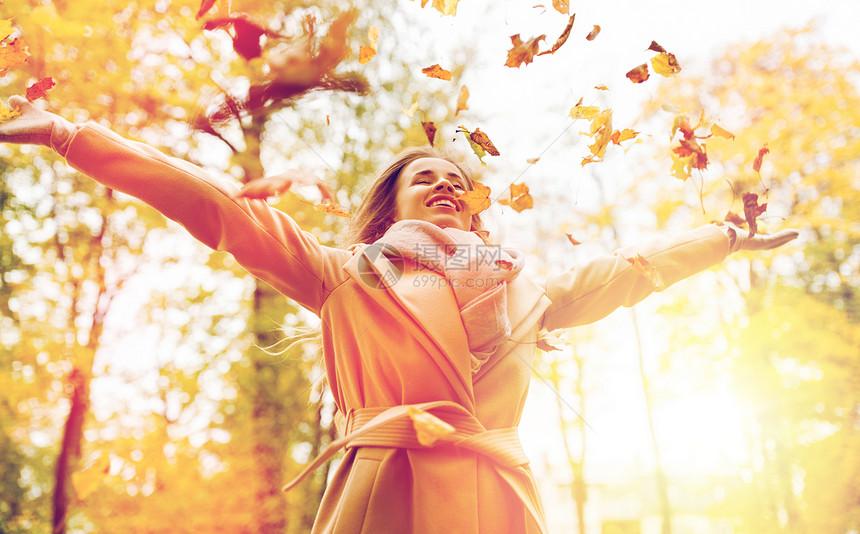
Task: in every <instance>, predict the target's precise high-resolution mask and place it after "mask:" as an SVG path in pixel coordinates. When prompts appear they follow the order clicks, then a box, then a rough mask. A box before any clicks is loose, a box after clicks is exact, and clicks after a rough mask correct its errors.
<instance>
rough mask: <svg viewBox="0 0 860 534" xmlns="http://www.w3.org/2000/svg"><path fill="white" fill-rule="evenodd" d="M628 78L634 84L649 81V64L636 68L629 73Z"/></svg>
mask: <svg viewBox="0 0 860 534" xmlns="http://www.w3.org/2000/svg"><path fill="white" fill-rule="evenodd" d="M626 76H627V77H628V78H629V79H630V81H631V82H633V83H642V82H644V81H645V80H647V79H648V78H649V77H651V75H650V74H649V73H648V64H647V63H643V64H641V65H639V66H638V67H635V68H632V69H630V70H629V71H628V72H627V74H626Z"/></svg>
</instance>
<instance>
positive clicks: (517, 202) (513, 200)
mask: <svg viewBox="0 0 860 534" xmlns="http://www.w3.org/2000/svg"><path fill="white" fill-rule="evenodd" d="M499 204H504V205H505V206H510V207H511V208H513V209H514V211H516V212H517V213H519V212H521V211H523V210H527V209H531V208H533V207H534V198H532V196H531V194H529V186H527V185H526V184H511V186H510V188H509V189H508V195H507V196H505V197H503V198H501V199H499Z"/></svg>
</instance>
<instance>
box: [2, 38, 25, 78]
mask: <svg viewBox="0 0 860 534" xmlns="http://www.w3.org/2000/svg"><path fill="white" fill-rule="evenodd" d="M29 58H30V52H29V50H28V49H27V45H26V44H25V43H24V41H22V40H21V39H13V40H12V42H11V43H9V44H6V45H3V46H0V76H5V75H6V73H7V72H9V70H10V69H13V68H15V67H20V66H21V65H25V64H26V63H27V60H29Z"/></svg>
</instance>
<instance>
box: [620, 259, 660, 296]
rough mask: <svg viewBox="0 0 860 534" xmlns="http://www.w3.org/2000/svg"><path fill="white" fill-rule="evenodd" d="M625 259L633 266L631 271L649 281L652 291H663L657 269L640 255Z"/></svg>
mask: <svg viewBox="0 0 860 534" xmlns="http://www.w3.org/2000/svg"><path fill="white" fill-rule="evenodd" d="M626 259H627V261H628V262H630V265H632V266H633V270H635V271H636V272H637V273H639V274H641V275H642V276H644V277H645V278H647V279H648V280H650V281H651V284H652V285H653V286H654V289H663V287H664V285H663V277H661V276H660V272H659V271H658V270H657V267H655V266H654V265H652V264H651V263H650V262H648V260H646V259H645V258H644V257H643V256H642V255H641V254H637V255H636V256H635V257H634V258H633V259H630V258H626Z"/></svg>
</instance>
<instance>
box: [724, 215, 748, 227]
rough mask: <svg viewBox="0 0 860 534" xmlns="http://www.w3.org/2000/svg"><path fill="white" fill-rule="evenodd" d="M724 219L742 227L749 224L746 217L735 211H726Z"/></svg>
mask: <svg viewBox="0 0 860 534" xmlns="http://www.w3.org/2000/svg"><path fill="white" fill-rule="evenodd" d="M723 220H724V221H726V222H728V223H732V224H736V225H738V226H740V227H746V226H747V221H746V219H744V218H743V217H741V216H740V215H738V214H737V213H735V212H733V211H730V212H728V213H726V216H725V217H724V218H723Z"/></svg>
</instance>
